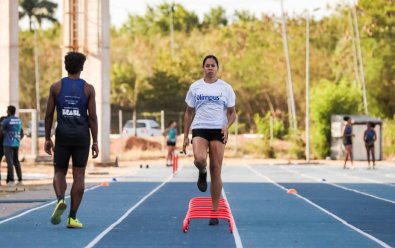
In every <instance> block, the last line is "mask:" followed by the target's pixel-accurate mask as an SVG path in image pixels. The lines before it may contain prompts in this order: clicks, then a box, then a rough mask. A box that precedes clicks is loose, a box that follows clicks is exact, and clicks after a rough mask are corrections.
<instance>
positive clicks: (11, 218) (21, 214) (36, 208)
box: [0, 185, 100, 225]
mask: <svg viewBox="0 0 395 248" xmlns="http://www.w3.org/2000/svg"><path fill="white" fill-rule="evenodd" d="M98 187H100V185H96V186H93V187H91V188H88V189H86V190H85V191H84V192H88V191H90V190H94V189H97V188H98ZM65 198H66V199H67V198H70V195H68V196H66V197H65ZM56 202H58V201H57V200H54V201H51V202H49V203H46V204H44V205H41V206H39V207H35V208H32V209H29V210H26V211H24V212H22V213H20V214H18V215H15V216H12V217H10V218H7V219H4V220H2V221H0V225H1V224H4V223H6V222H9V221H11V220H14V219H17V218H20V217H22V216H24V215H27V214H28V213H31V212H34V211H37V210H39V209H42V208H45V207H48V206H49V205H52V204H54V203H56Z"/></svg>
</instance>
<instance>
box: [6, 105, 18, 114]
mask: <svg viewBox="0 0 395 248" xmlns="http://www.w3.org/2000/svg"><path fill="white" fill-rule="evenodd" d="M7 112H8V113H9V114H10V115H15V112H16V108H15V106H13V105H10V106H8V107H7Z"/></svg>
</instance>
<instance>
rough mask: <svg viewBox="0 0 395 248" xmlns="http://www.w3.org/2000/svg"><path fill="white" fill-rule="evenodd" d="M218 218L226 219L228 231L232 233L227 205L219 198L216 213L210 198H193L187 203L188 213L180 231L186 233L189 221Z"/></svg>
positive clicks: (230, 216)
mask: <svg viewBox="0 0 395 248" xmlns="http://www.w3.org/2000/svg"><path fill="white" fill-rule="evenodd" d="M205 218H219V219H226V220H227V221H228V223H229V230H230V232H231V233H233V217H232V213H231V212H230V208H229V204H228V202H227V201H226V200H225V199H224V198H221V199H220V200H219V204H218V211H215V212H214V211H213V204H212V201H211V197H194V198H192V199H191V200H190V201H189V208H188V212H187V214H186V216H185V219H184V222H183V226H182V230H183V232H184V233H186V232H187V231H188V226H189V222H190V220H191V219H205Z"/></svg>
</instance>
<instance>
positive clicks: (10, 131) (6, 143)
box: [1, 105, 23, 185]
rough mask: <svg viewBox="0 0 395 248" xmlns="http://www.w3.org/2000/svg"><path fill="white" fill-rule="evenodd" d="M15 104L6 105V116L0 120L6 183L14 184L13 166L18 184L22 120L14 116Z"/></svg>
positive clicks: (20, 179) (19, 177)
mask: <svg viewBox="0 0 395 248" xmlns="http://www.w3.org/2000/svg"><path fill="white" fill-rule="evenodd" d="M15 113H16V108H15V106H12V105H10V106H8V107H7V118H5V119H4V120H3V122H2V125H1V128H2V132H3V149H4V155H5V158H6V161H7V179H6V182H7V184H8V185H13V184H15V181H14V167H15V171H16V174H17V176H18V184H19V183H22V169H21V164H20V163H19V146H20V142H21V139H22V138H23V129H22V121H21V120H20V119H19V118H18V117H16V116H15Z"/></svg>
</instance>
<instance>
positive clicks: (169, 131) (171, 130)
mask: <svg viewBox="0 0 395 248" xmlns="http://www.w3.org/2000/svg"><path fill="white" fill-rule="evenodd" d="M163 136H165V137H166V145H167V158H166V166H172V158H173V155H174V150H175V149H176V142H177V122H175V121H170V122H169V124H168V126H167V128H166V129H165V131H164V132H163Z"/></svg>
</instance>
